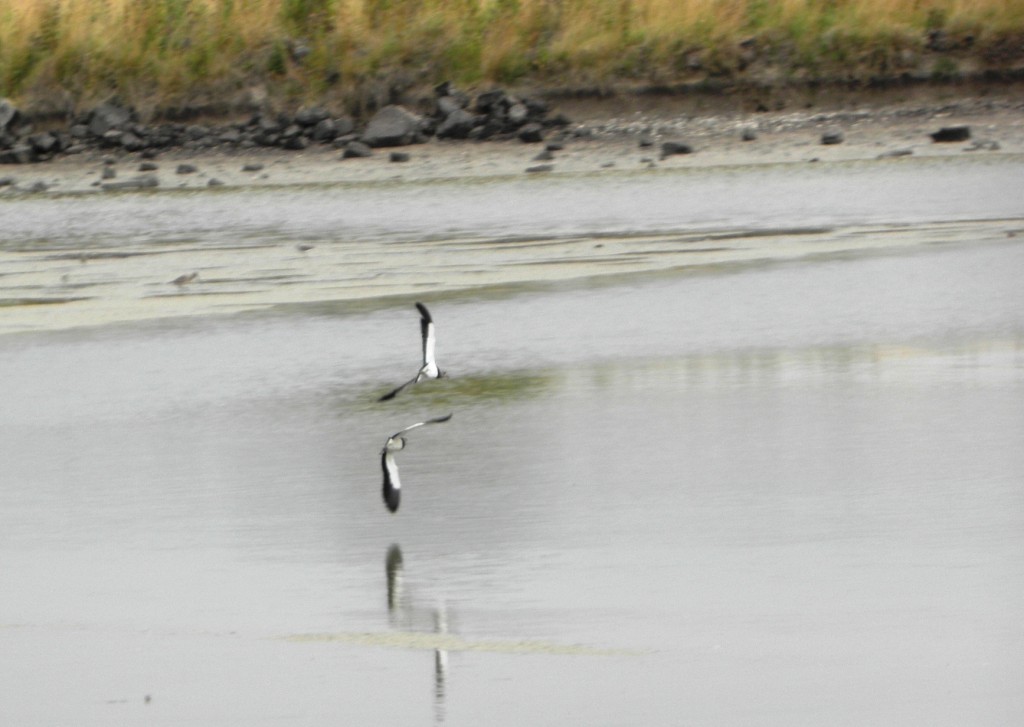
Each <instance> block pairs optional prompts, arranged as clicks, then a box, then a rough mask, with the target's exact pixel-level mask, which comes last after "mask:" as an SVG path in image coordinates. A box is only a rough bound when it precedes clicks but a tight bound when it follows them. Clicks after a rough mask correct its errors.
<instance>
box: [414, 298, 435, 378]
mask: <svg viewBox="0 0 1024 727" xmlns="http://www.w3.org/2000/svg"><path fill="white" fill-rule="evenodd" d="M416 308H417V309H419V312H420V334H421V335H422V336H423V365H424V366H437V360H436V357H435V354H434V350H435V348H436V346H437V333H436V332H435V330H434V319H433V318H431V317H430V311H428V310H427V306H425V305H423V304H422V303H417V304H416Z"/></svg>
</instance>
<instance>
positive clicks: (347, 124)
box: [334, 116, 356, 136]
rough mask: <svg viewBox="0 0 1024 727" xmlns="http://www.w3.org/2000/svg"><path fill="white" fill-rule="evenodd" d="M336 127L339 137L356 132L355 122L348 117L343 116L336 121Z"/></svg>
mask: <svg viewBox="0 0 1024 727" xmlns="http://www.w3.org/2000/svg"><path fill="white" fill-rule="evenodd" d="M334 127H335V128H336V129H337V130H338V136H345V135H347V134H351V133H352V132H354V131H355V130H356V125H355V122H354V121H352V119H350V118H349V117H348V116H341V117H339V118H337V119H335V120H334Z"/></svg>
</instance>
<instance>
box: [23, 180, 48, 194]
mask: <svg viewBox="0 0 1024 727" xmlns="http://www.w3.org/2000/svg"><path fill="white" fill-rule="evenodd" d="M49 188H50V185H49V184H47V183H46V182H36V183H34V184H33V185H32V186H31V187H29V188H28V191H29V192H45V191H46V190H48V189H49Z"/></svg>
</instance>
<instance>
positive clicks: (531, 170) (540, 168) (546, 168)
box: [526, 164, 555, 174]
mask: <svg viewBox="0 0 1024 727" xmlns="http://www.w3.org/2000/svg"><path fill="white" fill-rule="evenodd" d="M554 168H555V165H554V164H538V165H536V166H533V167H527V168H526V172H527V174H537V173H540V172H550V171H551V170H553V169H554Z"/></svg>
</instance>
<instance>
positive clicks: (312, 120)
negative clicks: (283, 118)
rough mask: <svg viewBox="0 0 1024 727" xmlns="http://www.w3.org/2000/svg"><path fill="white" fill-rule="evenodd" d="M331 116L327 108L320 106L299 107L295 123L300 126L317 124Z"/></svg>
mask: <svg viewBox="0 0 1024 727" xmlns="http://www.w3.org/2000/svg"><path fill="white" fill-rule="evenodd" d="M329 116H330V114H328V113H327V110H326V109H324V108H321V107H320V106H314V107H312V108H304V109H299V112H298V113H297V114H295V123H296V124H298V125H299V126H316V125H317V124H319V123H320V122H321V121H323V120H325V119H327V118H328V117H329Z"/></svg>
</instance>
